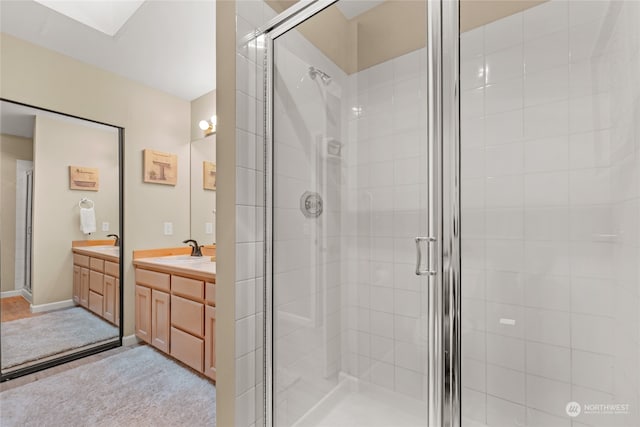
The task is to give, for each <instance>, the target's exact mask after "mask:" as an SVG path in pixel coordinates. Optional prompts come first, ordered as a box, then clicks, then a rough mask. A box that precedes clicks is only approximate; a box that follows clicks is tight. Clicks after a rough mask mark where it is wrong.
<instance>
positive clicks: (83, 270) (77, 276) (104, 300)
mask: <svg viewBox="0 0 640 427" xmlns="http://www.w3.org/2000/svg"><path fill="white" fill-rule="evenodd" d="M72 249H73V302H74V303H75V304H76V305H80V306H82V307H84V308H87V309H89V310H90V311H92V312H93V313H95V314H96V315H98V316H101V317H102V318H104V319H105V320H107V321H108V322H111V323H113V324H114V325H116V326H119V325H120V298H119V297H120V265H119V264H118V263H117V262H113V261H109V259H110V258H105V259H103V258H101V255H100V254H97V253H95V251H94V252H92V253H91V255H84V254H86V253H88V252H87V251H84V252H83V249H82V246H79V247H73V248H72Z"/></svg>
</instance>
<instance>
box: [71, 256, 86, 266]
mask: <svg viewBox="0 0 640 427" xmlns="http://www.w3.org/2000/svg"><path fill="white" fill-rule="evenodd" d="M73 263H74V264H75V265H79V266H80V267H89V257H88V256H86V255H80V254H73Z"/></svg>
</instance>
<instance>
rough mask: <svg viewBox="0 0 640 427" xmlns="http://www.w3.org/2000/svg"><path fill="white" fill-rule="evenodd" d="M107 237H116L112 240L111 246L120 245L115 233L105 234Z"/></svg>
mask: <svg viewBox="0 0 640 427" xmlns="http://www.w3.org/2000/svg"><path fill="white" fill-rule="evenodd" d="M107 237H113V238H114V239H116V240H115V241H114V242H113V246H120V238H119V237H118V235H117V234H107Z"/></svg>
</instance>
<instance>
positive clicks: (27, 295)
mask: <svg viewBox="0 0 640 427" xmlns="http://www.w3.org/2000/svg"><path fill="white" fill-rule="evenodd" d="M20 292H22V298H24V299H26V300H27V301H29V303H32V302H33V297H32V296H31V292H29V291H28V290H26V289H24V288H22V289H21V290H20Z"/></svg>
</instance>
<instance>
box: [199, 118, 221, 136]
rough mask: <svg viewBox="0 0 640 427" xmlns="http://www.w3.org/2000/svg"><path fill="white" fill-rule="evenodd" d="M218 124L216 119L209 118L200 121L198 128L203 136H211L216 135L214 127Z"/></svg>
mask: <svg viewBox="0 0 640 427" xmlns="http://www.w3.org/2000/svg"><path fill="white" fill-rule="evenodd" d="M217 124H218V118H217V117H216V116H211V118H210V119H209V120H200V123H198V126H199V127H200V129H202V130H203V131H204V136H209V135H213V134H214V133H216V125H217Z"/></svg>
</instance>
